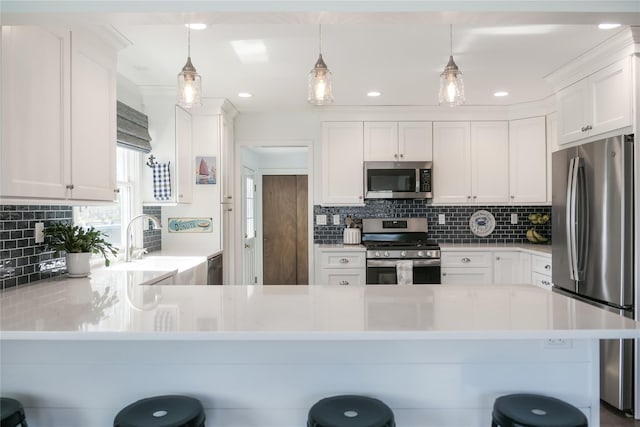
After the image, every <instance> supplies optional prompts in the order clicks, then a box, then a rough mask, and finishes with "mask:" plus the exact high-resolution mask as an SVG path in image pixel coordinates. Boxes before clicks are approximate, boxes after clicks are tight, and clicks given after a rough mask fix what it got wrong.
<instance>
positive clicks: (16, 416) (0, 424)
mask: <svg viewBox="0 0 640 427" xmlns="http://www.w3.org/2000/svg"><path fill="white" fill-rule="evenodd" d="M0 414H1V415H0V417H1V418H0V420H1V421H0V427H28V426H27V419H26V416H25V414H24V408H23V407H22V403H20V402H19V401H17V400H15V399H11V398H9V397H2V398H0Z"/></svg>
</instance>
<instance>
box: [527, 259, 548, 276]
mask: <svg viewBox="0 0 640 427" xmlns="http://www.w3.org/2000/svg"><path fill="white" fill-rule="evenodd" d="M531 271H535V272H536V273H540V274H544V275H547V276H551V257H546V256H540V255H531Z"/></svg>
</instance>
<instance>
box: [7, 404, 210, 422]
mask: <svg viewBox="0 0 640 427" xmlns="http://www.w3.org/2000/svg"><path fill="white" fill-rule="evenodd" d="M204 420H205V414H204V409H203V408H202V403H200V401H199V400H198V399H194V398H192V397H187V396H155V397H149V398H146V399H141V400H138V401H137V402H134V403H132V404H131V405H129V406H127V407H126V408H124V409H122V410H121V411H120V412H118V415H116V418H115V419H114V420H113V426H114V427H204ZM3 427H4V426H3Z"/></svg>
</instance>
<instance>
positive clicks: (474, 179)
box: [471, 121, 509, 203]
mask: <svg viewBox="0 0 640 427" xmlns="http://www.w3.org/2000/svg"><path fill="white" fill-rule="evenodd" d="M508 166H509V124H508V122H506V121H502V122H471V200H472V201H473V202H476V203H506V202H508V201H509V167H508Z"/></svg>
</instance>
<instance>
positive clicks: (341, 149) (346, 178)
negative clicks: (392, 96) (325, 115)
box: [322, 122, 364, 205]
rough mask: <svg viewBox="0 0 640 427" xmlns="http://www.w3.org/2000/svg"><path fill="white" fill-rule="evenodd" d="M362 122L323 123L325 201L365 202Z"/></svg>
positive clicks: (323, 186) (323, 202)
mask: <svg viewBox="0 0 640 427" xmlns="http://www.w3.org/2000/svg"><path fill="white" fill-rule="evenodd" d="M363 165H364V159H363V124H362V122H323V123H322V204H323V205H363V204H364V190H363V189H364V178H363V173H364V170H363Z"/></svg>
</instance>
